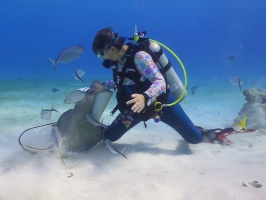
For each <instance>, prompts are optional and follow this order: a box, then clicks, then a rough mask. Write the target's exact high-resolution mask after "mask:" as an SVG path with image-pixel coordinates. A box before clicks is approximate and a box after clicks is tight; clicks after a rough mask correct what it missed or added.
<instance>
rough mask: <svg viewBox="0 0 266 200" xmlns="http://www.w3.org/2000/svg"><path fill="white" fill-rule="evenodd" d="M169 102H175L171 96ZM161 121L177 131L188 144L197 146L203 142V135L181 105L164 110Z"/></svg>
mask: <svg viewBox="0 0 266 200" xmlns="http://www.w3.org/2000/svg"><path fill="white" fill-rule="evenodd" d="M168 100H169V102H173V101H174V98H173V97H172V96H171V95H169V98H168ZM162 111H163V114H162V115H161V117H160V118H161V121H162V122H164V123H166V124H167V125H169V126H171V127H172V128H173V129H175V130H176V131H177V132H178V133H179V134H180V135H181V136H182V137H183V138H184V139H185V140H186V141H187V142H189V143H191V144H197V143H199V142H201V141H202V135H201V131H200V129H199V128H197V127H196V126H195V125H194V124H193V123H192V121H191V120H190V119H189V117H188V116H187V115H186V113H185V112H184V111H183V109H182V108H181V106H180V105H179V104H175V105H174V106H169V107H165V108H163V110H162Z"/></svg>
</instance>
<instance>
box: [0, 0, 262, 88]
mask: <svg viewBox="0 0 266 200" xmlns="http://www.w3.org/2000/svg"><path fill="white" fill-rule="evenodd" d="M265 8H266V3H265V2H264V1H262V0H257V1H256V3H254V1H250V0H227V1H219V0H205V1H200V0H192V1H186V0H167V1H163V0H145V1H140V0H134V1H131V0H130V1H123V0H110V1H103V0H98V1H91V0H76V1H65V0H64V1H63V0H39V1H32V0H24V1H16V0H2V1H1V2H0V25H1V37H0V44H1V48H0V49H1V57H0V67H1V73H0V79H24V78H45V79H46V78H55V79H58V78H59V79H60V78H62V77H64V78H68V77H69V78H73V76H72V74H73V73H74V71H75V69H83V70H84V71H85V72H86V76H85V78H91V77H93V78H99V79H105V78H111V76H112V75H111V74H112V73H111V71H110V70H106V69H105V68H103V67H102V66H101V61H100V60H99V59H98V58H97V57H96V56H95V55H94V54H93V53H92V50H91V44H92V41H93V38H94V35H95V33H96V32H97V31H98V30H100V29H102V28H104V27H109V26H111V27H113V29H114V30H115V31H117V32H119V34H120V35H121V36H126V37H131V36H132V35H133V33H134V26H135V25H137V27H138V30H139V31H142V30H146V31H147V32H148V34H147V37H150V38H153V39H156V40H158V41H160V42H162V43H164V44H166V45H167V46H169V47H170V48H171V49H172V50H173V51H175V52H176V53H177V55H178V56H179V57H180V58H181V60H182V61H183V63H184V65H185V67H186V70H187V72H188V77H189V81H190V83H191V82H192V83H193V82H202V81H209V80H212V79H214V80H218V81H222V82H224V81H228V80H229V79H230V77H232V76H240V77H241V79H242V80H243V81H244V80H246V82H248V81H250V82H256V81H258V80H264V81H265V76H266V69H265V62H266V55H265V52H266V39H265V35H266V29H265V28H264V27H265V22H264V21H265V20H264V19H265V18H266V14H265ZM72 45H83V46H84V47H85V52H84V54H83V55H82V56H81V58H80V59H78V60H74V61H73V62H71V63H70V64H58V72H57V73H55V71H54V69H53V66H52V63H51V62H50V61H49V60H48V57H51V58H53V59H56V58H57V56H58V55H59V53H60V52H61V51H62V48H64V47H69V46H72ZM228 56H234V58H235V60H229V59H228ZM169 58H170V60H172V63H173V64H174V66H175V68H176V70H177V71H178V70H180V66H179V65H178V63H177V62H176V63H175V60H174V58H173V57H171V56H170V57H169ZM179 73H181V74H182V71H179ZM181 77H182V76H181Z"/></svg>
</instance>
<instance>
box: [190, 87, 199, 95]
mask: <svg viewBox="0 0 266 200" xmlns="http://www.w3.org/2000/svg"><path fill="white" fill-rule="evenodd" d="M198 88H199V87H198V86H192V87H191V94H192V95H194V94H195V91H196V90H197V89H198Z"/></svg>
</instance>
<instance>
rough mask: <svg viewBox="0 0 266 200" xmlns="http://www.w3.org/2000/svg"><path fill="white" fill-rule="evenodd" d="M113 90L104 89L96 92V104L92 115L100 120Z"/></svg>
mask: <svg viewBox="0 0 266 200" xmlns="http://www.w3.org/2000/svg"><path fill="white" fill-rule="evenodd" d="M112 94H113V92H111V91H104V92H99V93H97V94H96V97H95V101H94V105H93V108H92V116H93V118H94V119H95V120H97V121H100V118H101V116H102V114H103V112H104V110H105V108H106V106H107V104H108V102H109V101H110V99H111V97H112Z"/></svg>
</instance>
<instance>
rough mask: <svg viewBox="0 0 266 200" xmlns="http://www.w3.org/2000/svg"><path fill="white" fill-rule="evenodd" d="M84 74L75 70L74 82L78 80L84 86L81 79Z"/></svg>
mask: <svg viewBox="0 0 266 200" xmlns="http://www.w3.org/2000/svg"><path fill="white" fill-rule="evenodd" d="M84 74H85V72H84V71H83V70H81V69H77V70H76V72H75V75H74V77H75V79H76V80H80V81H81V82H82V83H83V84H84V82H83V80H82V79H81V78H82V76H84Z"/></svg>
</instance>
